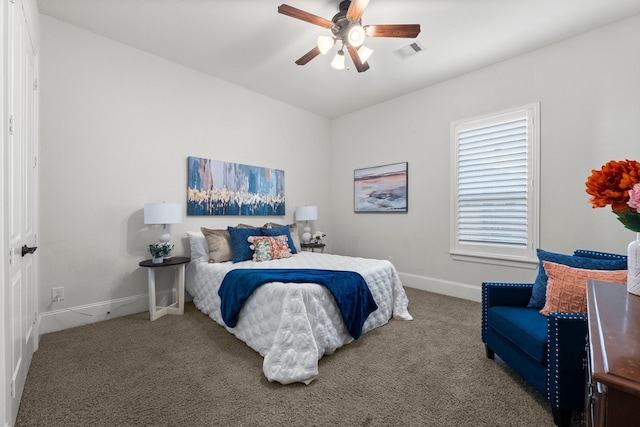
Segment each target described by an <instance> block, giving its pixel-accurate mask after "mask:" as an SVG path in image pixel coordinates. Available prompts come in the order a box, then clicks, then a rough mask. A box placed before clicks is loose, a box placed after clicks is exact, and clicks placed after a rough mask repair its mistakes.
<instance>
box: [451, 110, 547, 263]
mask: <svg viewBox="0 0 640 427" xmlns="http://www.w3.org/2000/svg"><path fill="white" fill-rule="evenodd" d="M516 120H524V121H525V122H526V125H527V126H526V197H525V199H526V230H525V231H520V234H522V235H524V236H526V242H524V241H521V242H520V243H506V242H504V241H503V242H481V241H471V239H468V238H464V237H462V238H461V237H460V236H461V235H460V233H459V232H460V230H461V229H462V228H464V226H462V227H461V226H460V223H461V219H464V211H463V213H462V214H460V210H459V208H460V205H461V203H460V191H459V190H460V185H459V184H460V183H459V175H460V174H459V171H460V170H459V165H460V135H461V134H462V135H463V138H464V136H465V135H468V133H466V132H469V131H473V130H477V129H482V128H486V127H491V126H497V125H500V124H501V123H509V122H513V121H516ZM451 165H452V167H451V180H450V182H451V192H450V194H451V232H450V236H451V243H450V252H451V256H452V258H453V259H455V260H462V261H472V262H482V263H488V264H498V265H508V266H516V267H525V268H535V267H536V266H537V256H536V248H537V247H538V242H539V230H540V224H539V218H540V215H539V207H540V191H539V188H540V185H539V182H540V180H539V177H540V103H534V104H530V105H526V106H523V107H518V108H514V109H510V110H506V111H501V112H497V113H491V114H487V115H483V116H480V117H475V118H471V119H465V120H460V121H457V122H453V123H451ZM520 179H521V180H522V178H520ZM520 195H521V196H522V193H520ZM463 210H464V207H463ZM461 216H462V218H461ZM505 224H506V222H505ZM488 235H489V234H487V235H485V236H484V237H487V236H488ZM462 236H464V233H463V235H462ZM521 237H522V236H521ZM478 240H483V238H480V239H478Z"/></svg>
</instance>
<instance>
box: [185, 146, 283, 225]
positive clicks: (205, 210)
mask: <svg viewBox="0 0 640 427" xmlns="http://www.w3.org/2000/svg"><path fill="white" fill-rule="evenodd" d="M187 173H188V177H187V187H188V188H187V215H197V216H200V215H268V216H281V215H284V214H285V203H284V171H283V170H280V169H269V168H263V167H259V166H249V165H243V164H240V163H230V162H222V161H218V160H211V159H204V158H202V157H189V158H188V167H187Z"/></svg>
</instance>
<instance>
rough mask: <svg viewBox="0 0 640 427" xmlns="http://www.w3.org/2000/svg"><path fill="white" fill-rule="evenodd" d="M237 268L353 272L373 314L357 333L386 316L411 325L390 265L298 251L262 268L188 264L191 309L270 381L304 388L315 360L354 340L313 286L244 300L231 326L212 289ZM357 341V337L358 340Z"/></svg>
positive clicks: (275, 288) (266, 289) (274, 288)
mask: <svg viewBox="0 0 640 427" xmlns="http://www.w3.org/2000/svg"><path fill="white" fill-rule="evenodd" d="M235 268H317V269H330V270H349V271H356V272H358V273H360V274H361V275H362V277H363V278H364V279H365V280H366V282H367V284H368V286H369V289H370V290H371V294H372V295H373V298H374V299H375V301H376V303H377V304H378V310H376V311H374V312H373V313H371V314H370V315H369V317H368V318H367V321H366V322H365V324H364V327H363V329H362V332H363V334H364V333H366V332H368V331H370V330H372V329H374V328H377V327H379V326H382V325H384V324H386V323H387V322H388V321H389V319H390V318H391V316H392V315H393V316H394V317H395V318H399V319H404V320H411V319H412V317H411V315H410V314H409V312H408V311H407V305H408V299H407V296H406V294H405V292H404V289H403V287H402V283H401V282H400V278H399V277H398V273H397V272H396V269H395V267H394V266H393V264H391V263H390V262H389V261H385V260H374V259H366V258H354V257H347V256H340V255H329V254H319V253H312V252H300V253H298V254H296V255H294V256H292V257H291V258H287V259H280V260H273V261H268V262H253V261H244V262H239V263H235V264H233V263H232V262H226V263H216V264H210V263H208V262H206V260H205V259H199V260H193V261H192V262H191V263H190V264H189V265H188V266H187V277H186V290H187V292H189V294H191V295H192V296H193V302H194V304H195V306H196V307H197V308H198V309H199V310H200V311H202V312H203V313H205V314H208V315H209V316H210V317H211V318H212V319H213V320H215V321H216V322H217V323H219V324H220V325H222V326H224V327H225V328H226V329H227V330H228V331H229V332H231V333H232V334H234V335H235V336H236V337H238V338H239V339H241V340H242V341H244V342H245V343H247V345H249V347H251V348H252V349H254V350H255V351H257V352H258V353H260V355H262V356H263V357H264V362H263V371H264V374H265V376H266V377H267V378H268V379H269V381H278V382H280V383H282V384H289V383H294V382H304V383H307V384H308V383H310V382H311V381H313V380H314V379H315V378H316V376H317V375H318V360H320V358H321V357H322V356H323V355H325V354H332V353H333V352H335V351H336V349H338V348H339V347H341V346H343V345H345V344H348V343H350V342H351V341H353V338H352V337H351V335H349V333H348V332H347V330H346V328H345V326H344V322H343V321H342V316H341V314H340V311H339V309H338V307H337V305H336V303H335V301H334V299H333V297H332V296H331V293H330V292H329V291H328V289H327V288H325V287H324V286H321V285H317V284H313V283H302V284H294V283H281V282H274V283H268V284H266V285H263V286H261V287H259V288H258V289H257V290H256V291H255V292H254V293H253V295H252V296H251V297H250V298H249V299H248V300H247V302H246V303H245V305H244V307H243V309H242V311H241V312H240V316H239V321H238V324H237V326H236V327H235V328H229V327H228V326H226V325H225V323H224V321H223V320H222V316H221V314H220V297H219V296H218V288H219V286H220V284H221V283H222V279H223V278H224V275H225V274H226V273H227V271H229V270H231V269H235ZM360 339H362V338H360Z"/></svg>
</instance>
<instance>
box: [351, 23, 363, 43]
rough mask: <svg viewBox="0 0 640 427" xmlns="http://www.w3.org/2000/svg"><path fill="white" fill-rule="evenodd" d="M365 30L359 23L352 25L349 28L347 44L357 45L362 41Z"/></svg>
mask: <svg viewBox="0 0 640 427" xmlns="http://www.w3.org/2000/svg"><path fill="white" fill-rule="evenodd" d="M364 38H365V32H364V28H362V27H361V26H360V25H354V26H353V27H351V28H350V29H349V44H350V45H351V46H353V47H358V46H360V45H362V43H364Z"/></svg>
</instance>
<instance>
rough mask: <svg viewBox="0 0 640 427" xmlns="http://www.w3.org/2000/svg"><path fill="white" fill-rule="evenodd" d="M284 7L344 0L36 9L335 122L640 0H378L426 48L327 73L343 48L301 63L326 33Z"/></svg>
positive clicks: (393, 46)
mask: <svg viewBox="0 0 640 427" xmlns="http://www.w3.org/2000/svg"><path fill="white" fill-rule="evenodd" d="M282 3H286V4H288V5H291V6H294V7H296V8H298V9H302V10H305V11H307V12H310V13H312V14H314V15H318V16H321V17H323V18H326V19H331V18H332V17H333V15H335V14H336V13H337V12H338V4H339V3H340V0H38V8H39V10H40V12H41V13H44V14H46V15H49V16H52V17H54V18H56V19H59V20H62V21H66V22H69V23H71V24H74V25H77V26H79V27H82V28H85V29H87V30H89V31H92V32H95V33H97V34H100V35H103V36H105V37H108V38H111V39H114V40H117V41H119V42H122V43H125V44H127V45H130V46H133V47H136V48H138V49H141V50H144V51H147V52H150V53H153V54H155V55H158V56H161V57H164V58H167V59H169V60H172V61H175V62H177V63H180V64H183V65H185V66H187V67H190V68H193V69H195V70H198V71H201V72H203V73H206V74H210V75H212V76H215V77H218V78H220V79H223V80H226V81H229V82H232V83H235V84H237V85H239V86H242V87H244V88H247V89H250V90H252V91H255V92H258V93H261V94H264V95H266V96H269V97H271V98H275V99H279V100H281V101H283V102H286V103H288V104H291V105H295V106H298V107H300V108H302V109H305V110H308V111H311V112H313V113H316V114H318V115H321V116H324V117H327V118H335V117H338V116H341V115H343V114H347V113H350V112H353V111H356V110H359V109H362V108H364V107H367V106H369V105H373V104H376V103H379V102H382V101H385V100H388V99H391V98H394V97H397V96H400V95H403V94H406V93H409V92H412V91H414V90H416V89H419V88H423V87H425V86H428V85H432V84H434V83H438V82H441V81H443V80H446V79H449V78H451V77H454V76H458V75H461V74H464V73H467V72H469V71H472V70H476V69H478V68H481V67H484V66H487V65H490V64H493V63H496V62H499V61H502V60H505V59H507V58H510V57H513V56H516V55H519V54H522V53H525V52H528V51H531V50H533V49H536V48H539V47H542V46H546V45H549V44H551V43H555V42H557V41H560V40H562V39H565V38H567V37H571V36H574V35H576V34H579V33H582V32H585V31H588V30H591V29H594V28H596V27H599V26H602V25H605V24H609V23H612V22H615V21H618V20H620V19H624V18H626V17H629V16H632V15H636V14H640V0H371V2H370V3H369V6H368V7H367V9H366V10H365V12H364V15H363V17H362V24H363V25H373V24H420V25H421V29H422V32H421V33H420V35H419V36H418V38H417V41H418V42H419V43H420V44H421V45H422V47H423V48H424V51H423V52H421V53H419V54H418V55H415V56H412V57H410V58H407V59H404V60H403V59H400V58H399V57H398V56H397V55H396V54H395V53H393V51H396V50H398V49H400V48H402V47H404V46H407V45H408V44H410V43H412V42H413V41H414V40H410V39H398V38H375V39H374V38H368V39H367V40H366V42H365V45H367V46H368V47H370V48H371V49H373V50H374V54H373V56H372V57H371V58H370V59H369V61H368V62H369V64H370V66H371V68H370V69H369V70H368V71H366V72H364V73H358V72H357V71H356V70H355V68H353V67H351V69H350V70H345V71H337V70H334V69H333V68H331V66H330V65H329V63H330V62H331V59H332V57H333V56H334V55H335V52H336V51H337V50H338V48H339V47H334V48H333V49H332V51H331V52H330V53H329V54H327V55H326V56H318V57H316V58H315V59H313V60H312V61H311V62H309V63H308V64H307V65H305V66H298V65H296V64H295V60H297V59H298V58H300V57H301V56H302V55H303V54H305V53H306V52H307V51H309V50H310V49H311V48H313V46H314V45H315V40H316V38H317V37H318V36H319V35H330V30H327V29H323V28H321V27H319V26H316V25H313V24H309V23H307V22H303V21H300V20H298V19H294V18H291V17H288V16H285V15H282V14H279V13H277V8H278V6H279V5H280V4H282ZM44 37H46V33H45V34H44ZM347 56H348V55H347ZM349 61H350V60H349V59H347V63H349Z"/></svg>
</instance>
